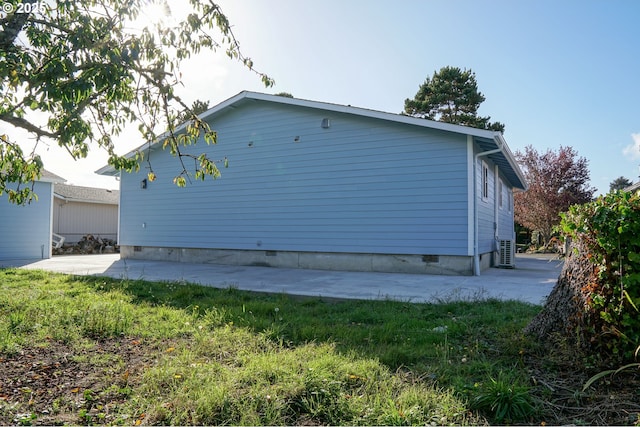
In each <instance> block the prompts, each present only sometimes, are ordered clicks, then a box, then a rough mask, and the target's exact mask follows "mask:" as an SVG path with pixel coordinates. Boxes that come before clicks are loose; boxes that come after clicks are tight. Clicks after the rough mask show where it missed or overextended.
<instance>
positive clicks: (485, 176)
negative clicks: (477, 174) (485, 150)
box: [481, 162, 489, 200]
mask: <svg viewBox="0 0 640 427" xmlns="http://www.w3.org/2000/svg"><path fill="white" fill-rule="evenodd" d="M481 185H482V188H481V191H482V199H483V200H486V199H488V198H489V167H488V166H487V164H486V163H485V162H482V183H481Z"/></svg>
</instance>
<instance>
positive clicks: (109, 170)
mask: <svg viewBox="0 0 640 427" xmlns="http://www.w3.org/2000/svg"><path fill="white" fill-rule="evenodd" d="M242 101H245V102H250V101H267V102H273V103H278V104H285V105H294V106H297V107H305V108H313V109H317V110H325V111H330V112H335V113H344V114H352V115H356V116H361V117H368V118H372V119H378V120H386V121H391V122H395V123H402V124H407V125H413V126H419V127H423V128H429V129H437V130H442V131H446V132H453V133H459V134H463V135H470V136H475V137H479V138H486V139H491V140H494V141H495V142H496V144H497V145H498V146H500V145H501V144H502V143H504V138H503V137H502V134H501V133H500V132H495V131H490V130H485V129H478V128H473V127H468V126H462V125H455V124H451V123H444V122H438V121H434V120H427V119H422V118H418V117H412V116H404V115H402V114H394V113H386V112H383V111H376V110H368V109H366V108H359V107H352V106H350V105H339V104H331V103H328V102H318V101H309V100H306V99H297V98H288V97H284V96H278V95H269V94H266V93H258V92H249V91H243V92H240V93H239V94H237V95H235V96H233V97H231V98H229V99H227V100H225V101H222V102H221V103H219V104H218V105H216V106H214V107H212V108H210V109H209V110H207V111H205V112H204V113H202V114H200V115H199V117H200V118H201V119H202V120H207V119H209V118H210V117H212V116H215V115H216V114H217V113H219V112H221V111H223V110H225V109H227V108H235V106H236V104H238V103H240V102H242ZM185 127H186V123H185V124H182V125H180V126H178V127H177V128H176V130H175V132H176V133H178V132H180V131H182V130H183V129H184V128H185ZM164 137H165V135H164V134H163V135H160V136H159V137H158V139H157V141H162V140H163V139H164ZM155 145H157V142H154V143H152V144H151V146H152V147H153V146H155ZM146 147H149V143H148V142H145V143H144V144H141V145H140V146H138V147H137V148H135V149H134V150H131V151H130V152H128V153H127V154H125V156H124V157H127V158H131V157H133V156H134V155H135V154H136V153H137V152H139V151H140V150H142V149H143V148H146ZM507 153H510V152H505V154H507ZM507 157H508V161H509V163H510V164H512V165H514V167H515V168H518V166H517V163H515V160H514V159H512V158H511V157H509V156H507ZM115 172H116V171H115V169H114V168H113V167H112V166H111V165H106V166H103V167H102V168H100V169H98V170H96V171H95V173H97V174H99V175H115V174H116V173H115ZM520 175H521V174H518V176H520ZM522 182H524V180H523V181H522Z"/></svg>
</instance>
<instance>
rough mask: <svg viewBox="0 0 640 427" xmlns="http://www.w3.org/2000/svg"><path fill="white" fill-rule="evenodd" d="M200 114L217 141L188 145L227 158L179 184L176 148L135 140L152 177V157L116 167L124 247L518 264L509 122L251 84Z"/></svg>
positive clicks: (400, 263) (383, 262) (352, 261)
mask: <svg viewBox="0 0 640 427" xmlns="http://www.w3.org/2000/svg"><path fill="white" fill-rule="evenodd" d="M201 117H202V118H203V119H204V120H205V121H207V122H208V123H210V125H211V128H212V129H214V130H216V131H217V134H218V143H217V144H216V145H206V144H205V143H204V142H202V143H199V144H196V145H195V146H192V147H188V148H185V149H184V150H185V152H188V153H192V154H200V153H202V152H207V153H208V154H209V157H210V158H212V159H222V158H224V157H226V158H227V159H228V161H229V168H228V169H222V177H221V178H220V179H218V180H216V181H213V180H211V179H207V180H206V181H204V182H201V181H195V180H194V181H193V182H192V183H191V184H189V185H188V186H187V188H178V187H176V186H175V185H174V184H173V182H172V181H173V177H174V176H176V175H177V173H178V171H179V170H181V165H180V162H179V161H178V159H176V158H175V157H172V156H171V154H170V153H169V152H168V151H163V150H162V149H161V147H160V145H161V144H157V143H156V144H151V145H149V144H144V145H141V146H140V148H139V149H138V150H140V151H144V152H145V159H149V160H150V162H151V165H152V167H153V171H154V173H155V174H156V176H157V178H158V179H157V180H156V181H153V182H150V181H148V180H146V175H147V172H148V170H145V168H144V165H142V166H143V167H141V171H140V172H139V173H131V174H129V173H123V174H122V175H121V177H120V190H121V191H120V229H119V239H120V241H119V243H120V245H121V246H120V248H121V256H122V257H123V258H141V259H161V260H172V261H183V262H204V263H220V264H235V265H264V266H274V267H294V268H311V269H335V270H357V271H381V272H413V273H432V274H480V271H481V270H482V269H485V268H488V267H490V266H492V265H503V266H512V265H513V245H514V240H515V233H514V222H513V191H514V190H524V189H526V185H527V184H526V182H525V179H524V177H523V174H522V172H521V170H520V169H519V167H518V165H517V163H516V161H515V160H514V157H513V155H512V153H511V151H510V150H509V147H508V146H507V143H506V142H505V140H504V138H503V136H502V134H501V133H496V132H493V131H487V130H481V129H475V128H470V127H465V126H459V125H452V124H447V123H442V122H435V121H430V120H425V119H419V118H414V117H408V116H403V115H398V114H391V113H385V112H379V111H373V110H367V109H363V108H355V107H351V106H344V105H336V104H329V103H323V102H315V101H308V100H302V99H295V98H287V97H281V96H276V95H266V94H261V93H253V92H241V93H239V94H238V95H236V96H234V97H232V98H230V99H228V100H226V101H224V102H222V103H220V104H219V105H217V106H215V107H213V108H211V109H210V110H208V111H207V112H205V113H203V114H202V115H201ZM134 152H135V151H134ZM134 152H132V153H131V155H133V153H134ZM187 166H189V165H188V164H187ZM97 173H100V174H104V175H117V174H119V172H118V171H116V170H114V169H113V168H112V167H110V166H105V167H103V168H102V169H100V170H99V171H97Z"/></svg>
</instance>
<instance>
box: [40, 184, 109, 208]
mask: <svg viewBox="0 0 640 427" xmlns="http://www.w3.org/2000/svg"><path fill="white" fill-rule="evenodd" d="M53 194H54V196H55V197H58V198H60V199H63V200H68V201H70V202H85V203H103V204H109V205H117V204H118V201H119V199H120V192H119V191H118V190H106V189H104V188H94V187H80V186H76V185H67V184H56V185H55V186H54V187H53Z"/></svg>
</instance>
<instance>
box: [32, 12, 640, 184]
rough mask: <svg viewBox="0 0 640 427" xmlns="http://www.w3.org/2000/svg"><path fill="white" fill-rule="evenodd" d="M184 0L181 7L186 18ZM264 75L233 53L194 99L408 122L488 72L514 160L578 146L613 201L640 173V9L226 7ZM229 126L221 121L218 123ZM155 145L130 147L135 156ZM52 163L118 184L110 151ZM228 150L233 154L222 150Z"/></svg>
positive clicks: (201, 64) (50, 157) (51, 155)
mask: <svg viewBox="0 0 640 427" xmlns="http://www.w3.org/2000/svg"><path fill="white" fill-rule="evenodd" d="M183 1H184V0H176V1H170V2H169V3H170V5H171V7H172V8H173V9H177V8H179V4H180V3H181V2H183ZM219 4H220V5H221V6H222V8H223V11H224V12H225V13H226V14H227V16H228V18H229V19H230V21H231V22H232V24H233V26H234V27H233V29H234V32H235V35H236V37H237V38H238V39H239V40H240V43H241V47H242V50H243V52H244V54H245V55H247V56H249V57H251V58H252V59H253V61H254V64H255V67H256V68H258V69H259V70H261V71H264V72H266V73H267V74H269V75H270V76H271V77H273V78H274V79H275V81H276V85H275V87H273V88H269V89H265V87H264V86H263V85H262V83H261V82H260V79H259V78H258V77H256V76H255V75H254V74H253V73H251V72H250V71H248V70H247V69H245V68H243V67H242V66H241V65H239V64H236V63H233V62H232V61H230V60H229V59H228V58H227V57H226V55H225V54H224V52H220V53H218V54H214V55H212V54H207V55H206V56H202V57H199V58H197V59H195V60H193V61H192V62H191V63H190V64H188V66H186V67H185V68H184V69H183V74H184V85H185V87H184V90H183V97H184V98H185V99H186V100H187V101H189V102H192V101H193V100H195V99H202V100H208V101H210V103H211V104H210V105H211V106H213V105H215V104H217V103H219V102H221V101H223V100H225V99H227V98H229V97H232V96H234V95H236V94H237V93H239V92H241V91H243V90H253V91H260V92H266V93H277V92H289V93H291V94H293V95H294V96H295V97H297V98H303V99H310V100H314V101H323V102H331V103H337V104H349V105H352V106H356V107H362V108H369V109H375V110H381V111H386V112H392V113H399V112H400V111H402V109H403V106H404V100H405V99H406V98H412V97H413V96H414V95H415V93H416V92H417V90H418V86H419V85H420V84H421V83H422V82H423V81H424V80H425V78H426V77H427V76H431V75H433V73H434V71H437V70H439V69H440V68H442V67H444V66H456V67H460V68H466V69H471V70H472V71H474V72H475V73H476V79H477V82H478V86H479V89H480V91H481V92H482V93H483V94H484V95H485V97H486V101H485V102H484V103H483V104H482V106H481V109H480V111H479V113H480V114H481V115H483V116H486V115H488V116H491V118H492V120H493V121H500V122H502V123H504V124H505V125H506V131H505V139H506V141H507V143H508V145H509V146H510V148H511V150H512V151H514V152H515V151H518V150H523V149H524V147H525V146H527V145H533V146H534V147H536V148H537V149H538V150H539V151H545V150H546V149H549V148H551V149H557V148H559V147H560V146H561V145H564V146H572V147H574V148H575V149H576V150H577V152H578V154H579V155H580V156H583V157H585V158H586V159H587V160H588V161H589V168H590V171H591V184H592V185H593V186H595V187H596V188H597V189H598V193H606V192H607V191H608V189H609V183H610V182H611V181H613V180H614V179H615V178H617V177H619V176H625V177H627V178H628V179H630V180H632V181H637V180H638V175H639V168H638V165H639V164H640V102H638V100H639V99H640V84H639V82H638V73H639V72H640V48H639V44H638V41H639V40H640V25H638V18H639V17H640V2H638V1H635V0H628V1H613V0H607V1H604V0H602V1H593V0H579V1H568V0H554V1H548V0H503V1H499V0H487V1H480V0H441V1H440V0H438V1H435V0H415V1H408V0H398V1H395V2H389V1H378V0H323V1H322V2H311V1H306V0H298V1H294V0H220V1H219ZM214 127H215V125H214ZM141 143H142V141H140V140H139V139H138V138H137V134H135V133H131V134H128V135H126V136H124V137H123V138H121V139H120V140H119V141H118V143H117V147H118V151H119V152H120V153H126V152H128V151H130V150H131V149H133V148H135V147H137V146H139V145H140V144H141ZM38 151H39V153H40V155H41V156H42V157H43V159H44V160H45V167H46V168H47V169H49V170H51V171H52V172H54V173H56V174H58V175H60V176H62V177H64V178H66V179H67V180H68V182H69V183H72V184H76V185H93V186H100V187H108V188H117V185H118V184H117V182H116V181H115V180H114V179H112V178H105V177H98V176H96V175H95V174H94V173H93V172H94V171H95V170H96V169H98V168H100V167H101V166H104V165H105V164H106V156H105V155H103V154H102V153H99V152H93V153H92V154H91V155H90V156H89V158H88V159H85V160H82V161H77V162H74V161H72V160H70V159H69V158H68V154H66V152H65V151H63V150H60V149H59V148H58V147H56V146H55V143H54V144H50V145H49V146H47V145H42V144H41V145H40V146H39V148H38ZM221 154H223V153H221Z"/></svg>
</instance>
